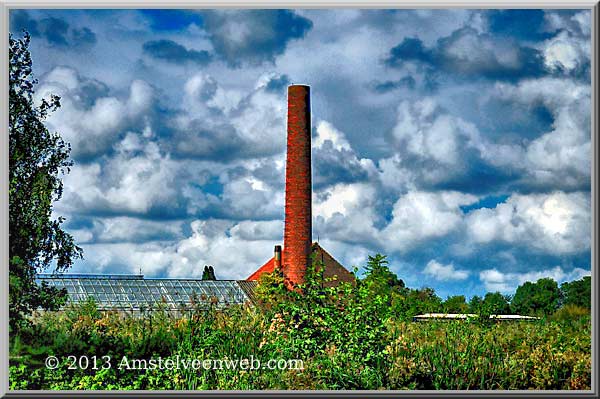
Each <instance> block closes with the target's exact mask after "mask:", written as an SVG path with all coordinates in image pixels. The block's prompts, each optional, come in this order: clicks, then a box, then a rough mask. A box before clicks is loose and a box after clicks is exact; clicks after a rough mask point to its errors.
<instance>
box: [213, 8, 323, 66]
mask: <svg viewBox="0 0 600 399" xmlns="http://www.w3.org/2000/svg"><path fill="white" fill-rule="evenodd" d="M202 17H203V21H204V27H205V29H206V31H207V32H208V34H209V35H210V38H211V40H212V43H213V46H214V49H215V52H216V53H217V54H218V55H220V56H221V57H222V58H223V59H224V60H225V61H226V62H227V63H228V64H229V65H231V66H240V65H242V64H243V63H249V64H260V63H262V62H265V61H270V62H273V61H274V60H275V57H277V56H278V55H280V54H282V53H283V52H284V51H285V49H286V47H287V44H288V42H289V41H291V40H295V39H300V38H302V37H304V35H305V34H306V32H308V31H309V30H310V28H311V27H312V22H311V21H310V20H309V19H307V18H304V17H301V16H299V15H297V14H296V13H295V12H293V11H290V10H211V11H203V12H202Z"/></svg>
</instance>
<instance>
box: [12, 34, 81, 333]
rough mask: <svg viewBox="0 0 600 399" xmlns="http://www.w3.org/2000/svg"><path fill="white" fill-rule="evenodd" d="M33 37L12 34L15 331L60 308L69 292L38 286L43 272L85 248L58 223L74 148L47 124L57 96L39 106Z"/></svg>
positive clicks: (56, 267) (58, 268) (63, 265)
mask: <svg viewBox="0 0 600 399" xmlns="http://www.w3.org/2000/svg"><path fill="white" fill-rule="evenodd" d="M29 43H30V36H29V34H28V33H27V32H24V35H23V38H22V39H13V37H12V35H10V36H9V53H10V54H9V57H10V59H9V80H10V83H9V266H10V267H9V288H10V289H9V314H10V327H11V329H14V328H17V327H18V326H19V325H20V324H21V322H22V321H23V316H24V315H26V314H28V313H30V312H31V311H32V310H35V309H37V308H38V307H40V306H41V307H43V308H45V309H55V308H56V307H57V306H59V305H60V304H61V302H62V301H64V297H65V292H64V290H63V291H60V290H57V289H54V288H51V287H48V286H47V285H38V284H36V282H35V275H36V273H37V272H41V271H44V270H46V269H48V268H50V267H51V266H54V271H57V272H60V271H64V270H66V269H68V268H69V267H70V266H71V265H72V263H73V260H74V259H77V258H82V257H83V253H82V250H81V248H80V247H78V246H77V245H75V242H74V240H73V237H72V236H71V235H70V234H68V233H66V232H65V231H64V230H63V229H62V228H61V224H62V223H63V222H64V218H63V217H58V218H57V219H55V220H53V219H52V203H53V202H54V201H57V200H58V199H60V197H61V196H62V190H63V185H62V181H61V179H60V175H62V174H65V173H68V172H69V170H70V169H69V168H70V166H71V165H72V161H70V160H69V153H70V151H71V148H70V146H69V144H67V143H65V141H64V140H63V139H62V138H61V137H60V135H59V134H58V133H51V132H50V131H48V129H47V128H46V126H45V125H44V123H43V121H44V120H45V119H46V117H47V116H48V114H49V113H50V112H53V111H54V110H56V109H57V108H59V107H60V98H59V97H58V96H55V95H52V96H50V98H49V99H43V100H42V101H41V103H40V104H39V105H36V104H35V103H34V100H33V94H34V85H35V84H37V81H36V80H35V79H33V77H32V63H31V55H30V53H29Z"/></svg>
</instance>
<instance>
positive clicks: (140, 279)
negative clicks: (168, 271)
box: [37, 274, 256, 311]
mask: <svg viewBox="0 0 600 399" xmlns="http://www.w3.org/2000/svg"><path fill="white" fill-rule="evenodd" d="M37 281H38V284H44V283H46V284H48V285H50V286H53V287H56V288H59V289H60V288H65V289H66V290H67V304H80V303H83V302H86V301H88V300H90V299H91V298H93V300H94V301H95V303H96V304H97V306H98V309H100V310H111V309H114V310H131V311H141V310H149V309H157V308H164V309H166V310H175V311H184V310H191V309H195V308H206V307H209V306H216V307H226V306H231V305H241V304H251V303H252V298H253V291H254V288H255V286H256V282H253V281H243V280H241V281H238V280H201V279H190V278H186V279H171V278H144V276H143V275H118V274H112V275H111V274H38V276H37Z"/></svg>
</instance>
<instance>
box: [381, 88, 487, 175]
mask: <svg viewBox="0 0 600 399" xmlns="http://www.w3.org/2000/svg"><path fill="white" fill-rule="evenodd" d="M391 135H392V141H393V143H394V149H395V150H396V151H397V153H396V154H395V155H392V156H391V157H390V158H388V159H382V160H380V161H379V163H380V166H381V168H382V171H383V174H384V176H383V178H384V179H388V178H387V177H386V176H385V174H392V175H394V174H402V175H405V174H406V171H407V170H409V169H410V175H411V176H410V179H411V180H413V181H415V182H416V183H418V184H422V185H425V186H432V185H440V184H449V183H450V182H454V184H455V186H456V185H458V184H459V183H458V182H459V181H461V180H462V181H472V179H473V177H472V174H474V173H480V171H481V169H482V168H481V166H480V163H481V162H482V159H481V155H480V153H481V150H482V148H484V147H485V145H486V142H485V139H484V138H483V137H482V135H481V134H480V132H479V130H478V129H477V127H476V126H475V125H474V124H473V123H471V122H468V121H465V120H464V119H462V118H460V117H458V116H454V115H452V114H450V113H449V112H448V111H446V110H444V109H443V108H442V107H441V106H440V105H439V104H438V103H437V102H436V101H435V100H434V99H432V98H430V97H425V98H423V99H421V100H419V101H416V102H409V101H402V102H401V103H400V104H399V105H398V108H397V119H396V124H395V126H394V127H393V129H392V132H391ZM388 180H389V179H388Z"/></svg>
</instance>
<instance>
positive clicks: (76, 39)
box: [10, 10, 97, 49]
mask: <svg viewBox="0 0 600 399" xmlns="http://www.w3.org/2000/svg"><path fill="white" fill-rule="evenodd" d="M10 30H11V31H12V32H20V31H22V30H26V31H28V32H29V33H30V34H31V36H33V37H40V38H44V39H45V40H46V41H47V42H48V44H49V45H51V46H60V47H65V48H68V47H73V48H77V49H82V48H86V47H90V46H92V45H94V44H95V43H96V41H97V39H96V34H95V33H94V32H93V31H92V30H91V29H90V28H89V27H85V26H84V27H81V28H75V27H71V26H70V25H69V23H68V22H67V21H65V20H64V19H61V18H55V17H45V18H35V17H32V16H31V14H30V12H29V11H27V10H11V11H10Z"/></svg>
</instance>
